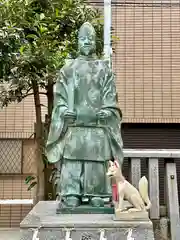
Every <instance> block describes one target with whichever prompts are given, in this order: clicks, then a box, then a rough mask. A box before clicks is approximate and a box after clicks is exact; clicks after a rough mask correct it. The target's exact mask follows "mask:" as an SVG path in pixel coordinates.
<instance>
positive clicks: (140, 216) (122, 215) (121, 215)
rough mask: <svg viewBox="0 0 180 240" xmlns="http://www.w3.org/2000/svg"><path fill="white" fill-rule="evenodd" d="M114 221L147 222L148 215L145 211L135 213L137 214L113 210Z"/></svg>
mask: <svg viewBox="0 0 180 240" xmlns="http://www.w3.org/2000/svg"><path fill="white" fill-rule="evenodd" d="M114 220H115V221H133V220H136V221H142V220H143V221H148V220H149V214H148V212H146V211H137V212H129V211H119V210H118V209H115V216H114Z"/></svg>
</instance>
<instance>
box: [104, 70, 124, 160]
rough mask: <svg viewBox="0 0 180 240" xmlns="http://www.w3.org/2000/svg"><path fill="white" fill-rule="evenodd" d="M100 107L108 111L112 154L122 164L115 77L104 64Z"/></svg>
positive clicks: (120, 119) (120, 114) (121, 142)
mask: <svg viewBox="0 0 180 240" xmlns="http://www.w3.org/2000/svg"><path fill="white" fill-rule="evenodd" d="M102 93H103V94H102V109H104V110H105V111H110V112H111V115H110V117H108V119H107V121H106V126H107V129H108V134H109V140H110V145H111V151H112V155H113V157H114V158H115V159H117V160H118V161H119V164H120V165H122V164H123V159H124V156H123V141H122V137H121V121H122V112H121V110H120V108H119V107H118V102H117V92H116V85H115V78H114V74H113V72H112V70H111V69H110V68H109V67H108V66H106V71H105V78H104V82H103V87H102Z"/></svg>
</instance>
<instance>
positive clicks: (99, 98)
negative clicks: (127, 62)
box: [47, 23, 123, 207]
mask: <svg viewBox="0 0 180 240" xmlns="http://www.w3.org/2000/svg"><path fill="white" fill-rule="evenodd" d="M78 46H79V56H78V57H77V58H76V59H74V60H72V61H70V62H68V63H66V64H65V66H64V67H63V68H62V69H61V70H60V73H59V77H58V79H57V82H56V84H55V86H54V108H53V113H52V120H51V126H50V132H49V136H48V141H47V157H48V161H49V162H50V163H57V162H58V161H60V162H61V174H60V179H59V181H60V191H61V196H63V200H64V203H65V204H66V206H72V207H76V206H78V205H80V203H81V202H82V201H83V199H84V198H88V199H89V200H90V203H91V204H92V205H93V206H103V200H102V198H104V197H110V196H111V186H110V182H109V180H108V179H107V177H106V169H107V163H108V160H109V159H111V158H112V157H114V158H116V159H118V160H119V163H120V164H122V162H123V151H122V147H123V144H122V138H121V117H122V116H121V111H120V109H119V108H118V106H117V98H116V87H115V81H114V74H113V72H112V70H111V69H110V68H109V65H108V62H107V61H106V60H103V59H101V60H99V59H97V57H96V54H95V51H96V34H95V30H94V28H93V27H92V25H91V24H89V23H84V24H83V25H82V27H81V28H80V31H79V37H78Z"/></svg>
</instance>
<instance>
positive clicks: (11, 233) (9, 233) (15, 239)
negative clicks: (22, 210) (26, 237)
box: [0, 228, 20, 240]
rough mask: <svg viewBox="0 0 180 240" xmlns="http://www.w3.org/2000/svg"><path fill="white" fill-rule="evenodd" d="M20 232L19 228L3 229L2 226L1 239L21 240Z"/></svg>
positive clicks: (0, 230)
mask: <svg viewBox="0 0 180 240" xmlns="http://www.w3.org/2000/svg"><path fill="white" fill-rule="evenodd" d="M19 239H20V232H19V228H17V229H11V228H8V229H1V228H0V240H19Z"/></svg>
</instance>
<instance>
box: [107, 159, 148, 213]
mask: <svg viewBox="0 0 180 240" xmlns="http://www.w3.org/2000/svg"><path fill="white" fill-rule="evenodd" d="M107 176H108V177H111V178H114V179H115V181H116V184H117V190H118V206H117V209H118V211H125V210H126V209H125V208H123V203H124V199H126V200H127V201H128V202H129V203H131V204H132V206H133V208H130V209H129V210H128V212H137V211H147V210H148V209H150V208H151V201H150V199H149V195H148V181H147V179H146V177H145V176H143V177H142V178H141V179H140V180H139V191H138V190H137V189H136V188H135V187H134V186H133V185H132V184H130V183H129V182H128V181H127V180H126V179H125V177H124V176H123V175H122V171H121V167H117V165H116V164H115V163H114V162H112V161H109V168H108V172H107Z"/></svg>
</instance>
